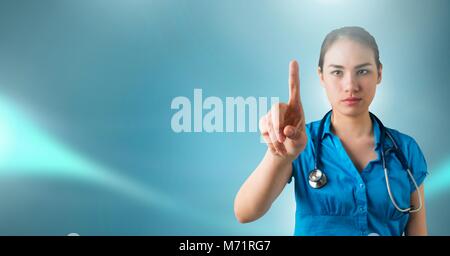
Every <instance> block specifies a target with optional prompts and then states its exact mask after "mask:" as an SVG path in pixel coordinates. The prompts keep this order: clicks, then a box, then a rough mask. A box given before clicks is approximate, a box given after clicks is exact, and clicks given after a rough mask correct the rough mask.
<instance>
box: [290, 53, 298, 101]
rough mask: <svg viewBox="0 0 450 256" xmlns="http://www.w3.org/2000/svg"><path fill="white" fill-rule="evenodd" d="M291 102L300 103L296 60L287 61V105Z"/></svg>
mask: <svg viewBox="0 0 450 256" xmlns="http://www.w3.org/2000/svg"><path fill="white" fill-rule="evenodd" d="M293 104H300V78H299V71H298V63H297V61H296V60H292V61H291V62H290V63H289V105H293Z"/></svg>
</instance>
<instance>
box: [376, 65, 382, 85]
mask: <svg viewBox="0 0 450 256" xmlns="http://www.w3.org/2000/svg"><path fill="white" fill-rule="evenodd" d="M382 78H383V64H381V63H380V67H379V68H378V81H377V84H380V83H381V79H382Z"/></svg>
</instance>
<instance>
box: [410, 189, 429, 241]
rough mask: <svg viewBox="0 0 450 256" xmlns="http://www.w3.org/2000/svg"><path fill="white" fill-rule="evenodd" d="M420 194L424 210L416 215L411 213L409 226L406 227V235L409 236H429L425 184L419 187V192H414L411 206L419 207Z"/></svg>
mask: <svg viewBox="0 0 450 256" xmlns="http://www.w3.org/2000/svg"><path fill="white" fill-rule="evenodd" d="M418 193H420V195H421V197H422V204H423V207H422V210H420V211H418V212H414V213H410V216H409V220H408V224H407V226H406V235H407V236H426V235H428V231H427V219H426V210H425V193H424V187H423V184H422V185H421V186H420V187H419V190H418V191H417V190H416V191H414V192H413V193H412V194H411V205H414V206H417V205H419V196H418Z"/></svg>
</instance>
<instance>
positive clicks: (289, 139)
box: [234, 61, 307, 223]
mask: <svg viewBox="0 0 450 256" xmlns="http://www.w3.org/2000/svg"><path fill="white" fill-rule="evenodd" d="M298 73H299V72H298V64H297V62H296V61H292V62H291V63H290V68H289V88H290V90H289V103H288V104H285V103H279V104H275V105H274V106H273V107H272V109H271V110H270V111H269V112H268V113H267V114H266V115H265V116H264V117H262V118H261V121H260V124H259V129H260V131H261V135H262V136H263V138H264V140H265V141H266V143H267V146H268V150H267V152H266V154H265V156H264V158H263V159H262V161H261V162H260V164H259V165H258V166H257V167H256V169H255V170H254V171H253V172H252V174H251V175H250V176H249V177H248V178H247V180H246V181H245V182H244V184H243V185H242V186H241V188H240V190H239V192H238V193H237V195H236V198H235V200H234V213H235V215H236V218H237V219H238V221H239V222H241V223H246V222H251V221H254V220H256V219H258V218H260V217H261V216H262V215H264V214H265V213H266V212H267V211H268V210H269V208H270V206H271V205H272V203H273V201H274V200H275V199H276V198H277V197H278V195H279V194H280V193H281V192H282V191H283V189H284V187H285V186H286V183H287V181H288V180H289V178H290V176H291V175H292V161H293V160H294V159H296V158H297V157H298V155H299V154H300V152H301V151H303V149H304V148H305V145H306V142H307V137H306V133H305V119H304V114H303V108H302V105H301V102H300V92H299V91H300V88H299V87H300V80H299V74H298Z"/></svg>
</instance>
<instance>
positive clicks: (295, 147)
mask: <svg viewBox="0 0 450 256" xmlns="http://www.w3.org/2000/svg"><path fill="white" fill-rule="evenodd" d="M259 129H260V132H261V135H262V136H263V138H264V140H265V141H266V143H267V145H268V147H269V149H270V151H271V152H272V153H273V154H276V155H280V156H286V157H289V158H292V160H294V159H295V158H297V157H298V155H299V154H300V153H301V152H302V151H303V150H304V148H305V146H306V143H307V139H308V138H307V136H306V132H305V115H304V113H303V107H302V103H301V100H300V79H299V70H298V63H297V61H295V60H293V61H291V62H290V64H289V101H288V103H287V104H286V103H277V104H274V105H273V106H272V108H271V109H270V111H269V112H267V114H266V115H264V116H263V117H262V118H261V120H260V122H259Z"/></svg>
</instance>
